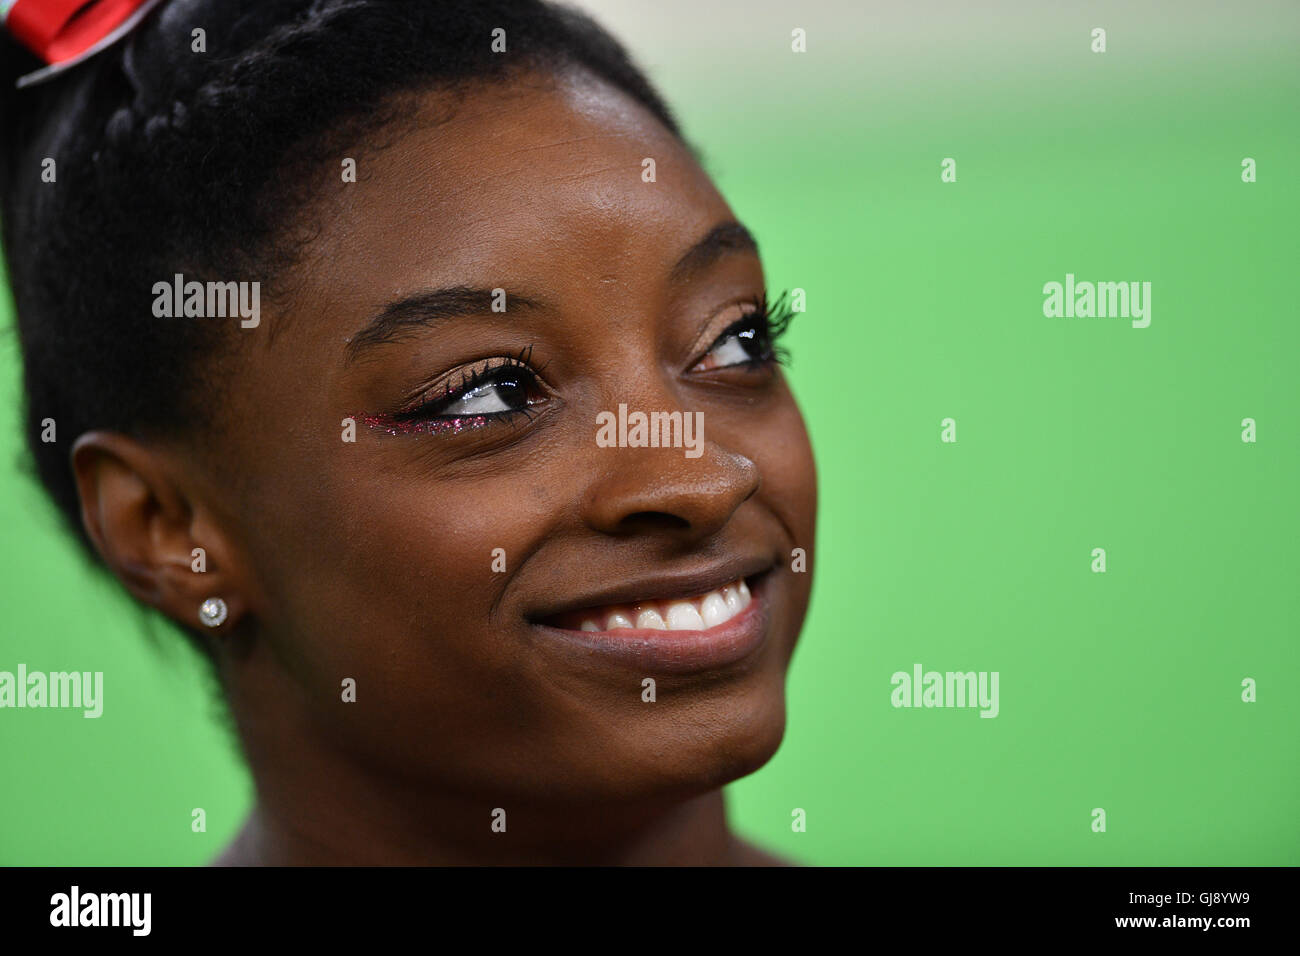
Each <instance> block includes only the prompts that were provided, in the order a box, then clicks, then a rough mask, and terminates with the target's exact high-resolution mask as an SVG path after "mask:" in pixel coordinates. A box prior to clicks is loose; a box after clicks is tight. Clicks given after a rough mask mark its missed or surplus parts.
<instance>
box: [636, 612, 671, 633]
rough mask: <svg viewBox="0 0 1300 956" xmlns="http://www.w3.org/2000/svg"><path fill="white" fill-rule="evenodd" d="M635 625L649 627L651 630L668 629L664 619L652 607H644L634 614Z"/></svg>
mask: <svg viewBox="0 0 1300 956" xmlns="http://www.w3.org/2000/svg"><path fill="white" fill-rule="evenodd" d="M636 626H637V627H645V628H649V629H650V630H653V631H666V630H668V625H667V624H665V623H664V619H663V618H662V617H660V616H659V612H658V611H656V610H655V609H654V608H652V607H648V608H646V609H645V610H644V611H642V612H641V613H640V614H638V615H637V616H636Z"/></svg>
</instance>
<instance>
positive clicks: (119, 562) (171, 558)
mask: <svg viewBox="0 0 1300 956" xmlns="http://www.w3.org/2000/svg"><path fill="white" fill-rule="evenodd" d="M72 470H73V474H74V475H75V476H76V481H77V493H78V495H79V497H80V499H81V520H82V523H83V524H84V525H85V527H86V532H87V534H88V535H89V536H90V540H91V541H92V542H93V543H94V545H95V548H96V550H97V551H99V554H100V556H101V557H102V558H103V559H104V563H105V564H107V565H108V567H109V569H110V570H111V571H112V572H113V573H114V574H115V575H116V576H117V578H118V579H119V580H120V581H121V582H122V583H123V584H125V585H126V588H127V590H128V591H130V592H131V594H132V595H133V596H134V597H135V598H136V599H138V600H139V601H142V602H143V603H145V604H148V605H150V606H152V607H156V608H158V609H159V610H161V611H162V612H163V613H164V614H166V615H167V616H168V617H171V618H172V619H173V620H175V621H177V622H178V623H180V624H182V625H184V626H185V627H189V628H198V629H200V630H206V628H204V627H203V625H202V622H201V620H200V618H199V607H200V605H202V603H203V602H204V601H205V600H207V599H208V598H210V597H219V598H221V599H222V600H223V601H225V602H226V607H227V609H228V613H227V617H226V620H225V622H224V623H223V624H222V625H220V626H219V627H216V628H213V629H212V630H214V631H216V632H218V633H220V632H222V631H228V630H229V629H231V628H233V627H234V626H235V624H236V623H237V622H238V621H239V620H240V619H241V618H242V617H243V616H244V615H245V614H246V613H247V612H248V608H249V604H250V602H249V595H248V593H247V589H246V581H247V578H246V576H245V575H244V574H243V573H242V570H243V567H244V565H243V562H242V560H241V559H240V558H239V556H238V555H237V553H236V549H235V548H234V547H233V544H232V541H231V539H230V538H229V537H228V536H227V535H226V534H225V532H224V531H223V530H222V529H221V527H220V525H219V523H218V522H217V521H216V520H215V512H214V510H213V509H212V508H211V507H210V506H209V505H208V504H207V503H205V501H204V500H203V498H202V496H201V494H200V492H199V490H198V489H199V488H200V487H201V485H200V483H199V482H197V481H196V480H195V479H194V476H192V475H189V474H187V469H186V466H185V465H184V464H183V459H182V458H180V457H179V456H178V455H176V454H175V453H174V452H172V451H171V450H169V449H166V448H165V447H163V446H161V445H159V446H153V445H146V444H144V443H141V442H139V441H137V440H135V439H133V438H130V437H128V436H126V435H122V434H119V433H117V432H106V431H92V432H87V433H85V434H84V435H82V436H81V437H80V438H78V439H77V440H76V442H74V443H73V446H72ZM197 549H202V550H201V551H200V550H197Z"/></svg>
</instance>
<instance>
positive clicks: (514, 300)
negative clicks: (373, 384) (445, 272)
mask: <svg viewBox="0 0 1300 956" xmlns="http://www.w3.org/2000/svg"><path fill="white" fill-rule="evenodd" d="M494 291H495V290H493V289H475V288H471V287H469V286H450V287H448V288H445V289H424V290H422V291H420V292H416V293H414V294H413V295H409V296H405V297H403V298H401V299H397V300H396V301H394V302H390V303H389V304H388V305H386V306H384V307H383V308H382V309H380V310H379V314H378V315H376V316H375V317H374V318H373V319H371V320H370V322H369V323H367V325H366V327H365V328H364V329H362V330H361V331H360V332H358V333H357V334H356V335H354V336H352V338H350V339H348V348H347V358H348V361H352V360H354V359H356V358H357V357H358V356H359V355H361V353H362V352H365V351H366V350H368V349H372V348H374V347H375V346H378V345H385V344H387V343H390V342H396V341H399V340H400V339H401V338H403V336H404V334H405V333H406V332H407V331H409V330H411V329H415V328H428V327H429V326H433V325H437V324H438V323H440V322H443V321H445V320H447V319H455V318H463V317H466V316H473V315H488V314H490V313H491V312H492V298H493V292H494ZM506 307H507V308H509V309H518V308H525V309H540V308H542V307H543V303H542V302H540V301H539V300H537V299H533V298H529V297H528V296H524V295H517V294H513V293H507V296H506Z"/></svg>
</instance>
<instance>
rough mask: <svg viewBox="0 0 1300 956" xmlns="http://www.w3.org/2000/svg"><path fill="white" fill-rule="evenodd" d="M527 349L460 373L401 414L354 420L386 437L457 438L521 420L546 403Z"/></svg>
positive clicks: (537, 374) (400, 412)
mask: <svg viewBox="0 0 1300 956" xmlns="http://www.w3.org/2000/svg"><path fill="white" fill-rule="evenodd" d="M531 361H532V348H531V346H530V347H529V348H526V349H524V350H523V351H522V352H520V353H519V355H517V356H514V357H498V358H493V359H488V360H487V361H486V362H482V363H479V364H477V365H475V366H473V367H467V368H466V369H464V370H462V371H461V373H460V377H459V379H457V378H455V377H454V376H453V377H452V378H449V379H447V380H446V381H445V383H442V384H439V385H437V386H434V387H431V388H428V389H426V390H425V391H424V392H423V393H422V394H420V395H418V396H417V397H416V398H415V399H414V400H412V401H411V402H410V403H408V404H407V406H406V407H405V408H404V409H402V410H401V411H398V412H395V413H390V414H377V415H376V414H363V415H357V416H354V417H355V418H356V420H357V421H360V422H364V423H365V424H366V425H369V426H370V427H372V428H376V429H379V430H380V431H385V432H388V434H390V435H425V434H427V435H443V434H450V435H459V434H461V433H463V432H469V431H478V430H480V429H484V428H489V427H491V426H492V425H494V424H495V423H497V422H499V421H502V420H504V419H508V418H513V417H514V416H516V415H524V416H525V417H527V418H529V419H531V418H532V417H533V412H532V409H533V407H534V406H537V405H543V404H545V403H546V402H547V401H548V400H549V392H548V391H547V389H546V386H545V385H543V384H542V380H541V378H540V372H537V371H534V370H533V367H532V365H531V364H530V363H531Z"/></svg>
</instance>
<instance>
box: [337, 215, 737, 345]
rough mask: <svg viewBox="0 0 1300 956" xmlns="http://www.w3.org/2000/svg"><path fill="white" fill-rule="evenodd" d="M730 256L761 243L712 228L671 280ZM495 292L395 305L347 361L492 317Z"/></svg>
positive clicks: (530, 301) (430, 294) (435, 294)
mask: <svg viewBox="0 0 1300 956" xmlns="http://www.w3.org/2000/svg"><path fill="white" fill-rule="evenodd" d="M730 252H750V253H753V254H755V255H757V254H758V243H757V242H755V241H754V237H753V235H751V234H750V231H749V230H748V229H746V228H745V227H744V226H742V225H741V224H740V223H738V222H723V223H719V224H718V225H716V226H714V227H713V228H712V229H710V230H709V231H708V232H707V233H706V234H705V235H704V237H703V238H702V239H700V240H699V241H698V242H696V243H695V244H694V245H693V246H691V247H690V248H689V249H687V250H686V252H685V253H683V254H682V256H681V258H680V259H678V260H677V262H676V263H674V265H673V267H672V270H671V271H670V272H669V280H670V281H672V282H674V283H680V282H684V281H685V280H687V279H689V278H691V277H692V276H694V275H697V274H698V273H700V272H702V271H703V270H704V269H707V268H708V267H709V266H711V265H713V264H714V263H715V262H717V261H718V260H719V259H720V258H722V257H723V256H724V255H726V254H727V253H730ZM493 292H494V290H492V289H480V288H471V287H469V286H449V287H448V288H445V289H424V290H421V291H420V292H416V293H414V294H412V295H408V296H404V297H403V298H400V299H397V300H395V301H393V302H390V303H389V304H388V305H386V306H384V307H383V308H382V309H380V310H379V313H378V314H377V315H376V316H375V317H374V318H372V319H371V320H370V321H369V322H368V323H367V324H366V326H365V328H363V329H362V330H361V331H360V332H358V333H357V334H356V335H354V336H352V338H350V339H348V344H347V360H348V361H349V362H352V361H355V360H356V359H357V358H358V357H359V356H360V355H361V354H362V353H363V352H366V351H369V350H370V349H372V348H375V347H376V346H379V345H386V344H389V343H392V342H397V341H400V340H401V339H402V338H403V337H404V335H405V334H406V333H407V332H408V331H410V330H412V329H416V328H429V327H431V326H434V325H437V324H439V323H441V322H443V321H446V320H447V319H455V318H464V317H469V316H475V315H487V314H489V313H491V311H492V297H493ZM506 302H507V307H508V308H512V309H518V308H525V309H543V308H545V307H546V306H545V303H543V302H542V301H541V300H539V299H534V298H530V297H528V296H524V295H517V294H508V295H507V299H506Z"/></svg>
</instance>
